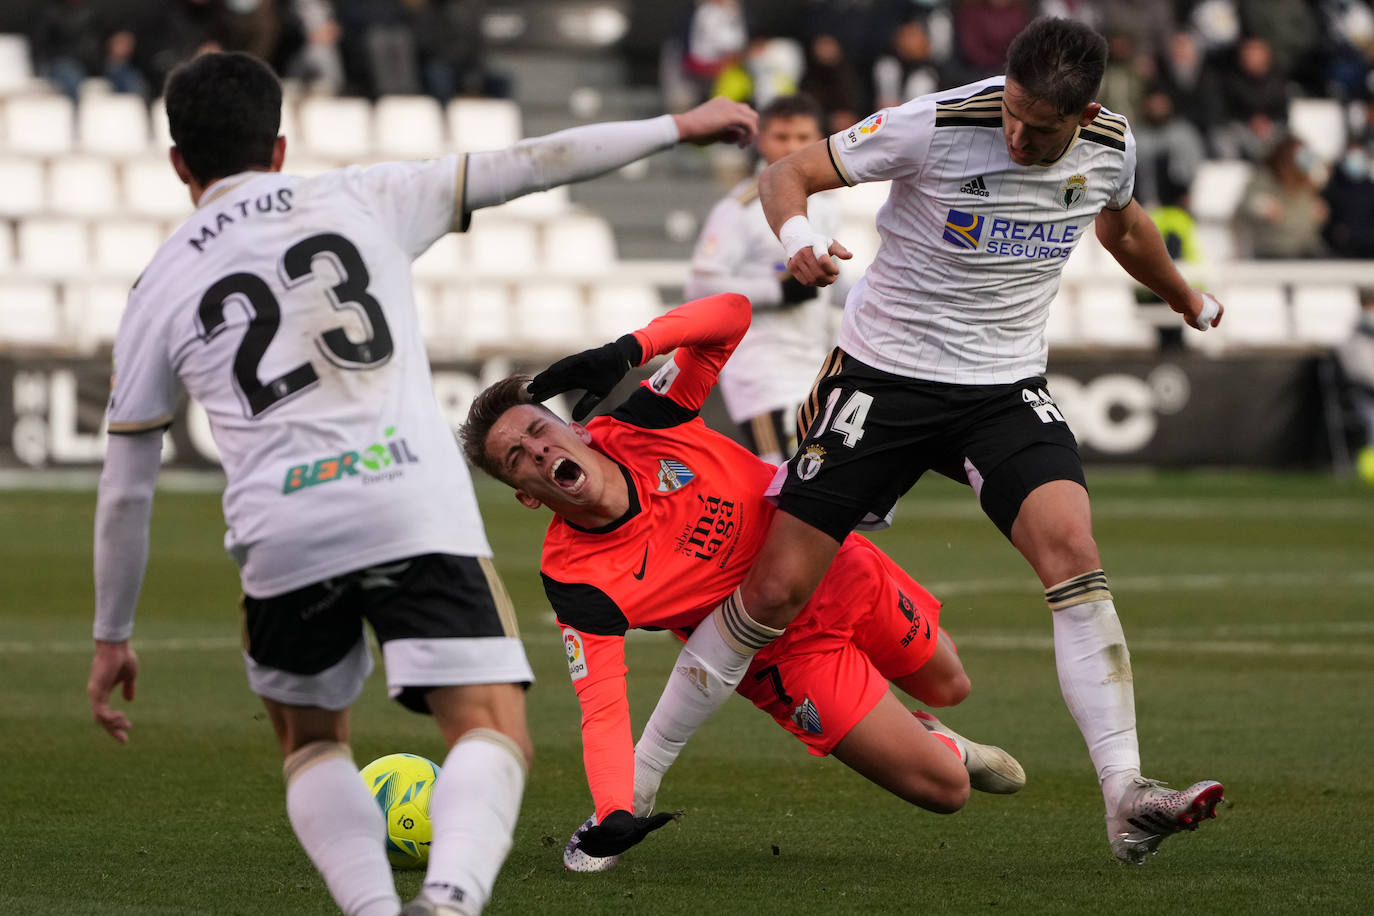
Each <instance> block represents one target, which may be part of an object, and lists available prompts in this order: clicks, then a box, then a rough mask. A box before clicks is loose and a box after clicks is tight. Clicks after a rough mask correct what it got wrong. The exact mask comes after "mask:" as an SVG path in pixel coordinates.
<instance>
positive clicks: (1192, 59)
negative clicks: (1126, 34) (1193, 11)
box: [1158, 30, 1222, 144]
mask: <svg viewBox="0 0 1374 916" xmlns="http://www.w3.org/2000/svg"><path fill="white" fill-rule="evenodd" d="M1158 69H1159V80H1160V82H1161V84H1162V85H1163V87H1164V89H1165V91H1166V92H1168V93H1169V100H1170V101H1171V102H1172V104H1173V108H1174V111H1176V112H1177V113H1178V114H1179V116H1180V117H1182V118H1185V119H1186V120H1187V121H1188V122H1189V123H1191V124H1192V125H1193V126H1194V127H1195V128H1197V130H1198V132H1199V133H1200V134H1201V135H1202V137H1203V139H1204V140H1208V141H1209V144H1210V135H1211V133H1212V132H1213V131H1214V130H1216V129H1217V127H1218V126H1219V125H1220V122H1221V110H1222V100H1221V91H1220V82H1221V80H1220V77H1219V75H1218V73H1217V70H1216V67H1215V66H1213V65H1212V64H1210V63H1209V62H1208V61H1207V59H1206V57H1205V56H1204V54H1203V48H1202V41H1201V39H1200V38H1198V36H1197V35H1196V34H1195V33H1194V32H1192V31H1184V30H1180V31H1177V32H1175V33H1174V34H1173V35H1172V36H1170V38H1169V44H1168V50H1167V51H1166V52H1165V54H1164V56H1163V58H1162V59H1161V60H1160V64H1159V68H1158Z"/></svg>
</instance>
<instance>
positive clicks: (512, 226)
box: [467, 210, 539, 279]
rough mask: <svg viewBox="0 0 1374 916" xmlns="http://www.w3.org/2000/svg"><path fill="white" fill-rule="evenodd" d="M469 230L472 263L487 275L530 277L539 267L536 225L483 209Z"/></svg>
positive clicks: (475, 216) (468, 240)
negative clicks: (486, 211) (506, 217)
mask: <svg viewBox="0 0 1374 916" xmlns="http://www.w3.org/2000/svg"><path fill="white" fill-rule="evenodd" d="M473 227H474V228H473V231H472V232H469V233H468V237H467V243H468V266H469V267H470V268H471V270H472V271H473V272H474V273H476V274H478V275H480V276H486V277H494V278H501V279H510V278H512V277H527V276H529V275H530V274H532V273H535V272H536V271H537V270H538V268H539V257H538V248H537V245H536V234H535V229H534V226H532V225H531V224H529V223H526V222H517V221H515V220H509V219H501V218H500V217H494V216H490V215H488V214H486V213H484V212H483V211H480V210H479V211H478V212H477V213H475V214H474V215H473Z"/></svg>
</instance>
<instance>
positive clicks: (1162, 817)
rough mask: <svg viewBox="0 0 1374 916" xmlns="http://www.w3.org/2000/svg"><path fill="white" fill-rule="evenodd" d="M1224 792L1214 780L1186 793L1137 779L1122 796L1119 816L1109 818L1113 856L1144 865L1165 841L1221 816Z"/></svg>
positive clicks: (1158, 783) (1133, 863)
mask: <svg viewBox="0 0 1374 916" xmlns="http://www.w3.org/2000/svg"><path fill="white" fill-rule="evenodd" d="M1224 791H1225V790H1224V788H1223V787H1222V785H1221V783H1219V782H1216V781H1214V780H1211V779H1204V780H1203V781H1202V782H1195V783H1193V784H1192V785H1191V786H1189V787H1188V788H1186V789H1170V788H1169V787H1168V786H1166V785H1164V784H1163V783H1161V782H1160V781H1159V780H1157V779H1145V778H1144V777H1141V776H1137V777H1135V779H1133V780H1132V781H1131V785H1130V787H1128V788H1127V789H1126V794H1125V795H1123V796H1122V799H1121V803H1120V805H1118V807H1117V811H1116V814H1109V815H1107V841H1108V842H1109V843H1110V844H1111V847H1112V855H1114V856H1116V857H1117V858H1118V859H1120V860H1121V861H1123V862H1126V863H1129V864H1131V865H1144V864H1145V857H1146V856H1147V855H1156V854H1158V852H1159V844H1160V843H1161V842H1163V841H1164V838H1165V837H1167V836H1170V835H1171V834H1175V833H1178V832H1180V831H1182V830H1196V829H1197V828H1198V825H1199V824H1200V823H1202V821H1204V820H1206V819H1207V818H1211V817H1216V816H1217V805H1220V804H1223V803H1224V802H1225V799H1224V798H1223V797H1222V794H1223V792H1224Z"/></svg>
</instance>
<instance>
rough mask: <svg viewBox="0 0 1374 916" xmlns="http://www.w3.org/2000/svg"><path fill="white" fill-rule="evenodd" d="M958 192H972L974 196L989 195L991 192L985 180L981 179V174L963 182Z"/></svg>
mask: <svg viewBox="0 0 1374 916" xmlns="http://www.w3.org/2000/svg"><path fill="white" fill-rule="evenodd" d="M959 193H960V194H972V195H973V196H975V197H991V196H992V192H991V191H989V190H988V185H987V182H985V181H983V176H982V175H979V176H978V177H977V178H974V179H971V180H969V181H966V182H964V186H963V187H962V188H960V189H959Z"/></svg>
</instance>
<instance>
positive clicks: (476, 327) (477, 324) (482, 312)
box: [440, 283, 512, 354]
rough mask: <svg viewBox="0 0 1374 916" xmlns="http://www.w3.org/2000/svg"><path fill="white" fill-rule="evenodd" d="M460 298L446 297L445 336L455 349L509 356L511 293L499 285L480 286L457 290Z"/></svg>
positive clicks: (458, 288)
mask: <svg viewBox="0 0 1374 916" xmlns="http://www.w3.org/2000/svg"><path fill="white" fill-rule="evenodd" d="M452 292H453V293H454V294H455V295H456V296H457V297H458V298H457V301H451V300H450V298H449V297H448V296H447V295H446V296H445V298H444V299H443V300H442V301H441V304H440V307H441V308H442V309H444V315H443V327H444V333H445V334H446V335H447V336H448V337H449V338H450V343H452V344H453V345H454V346H458V347H465V348H467V349H470V350H471V351H472V352H474V353H477V354H486V353H508V352H510V350H511V345H512V330H511V327H512V321H511V296H510V290H509V289H508V288H507V287H506V286H505V285H503V284H499V283H478V284H475V285H465V286H462V287H457V288H454V290H453V291H452Z"/></svg>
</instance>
